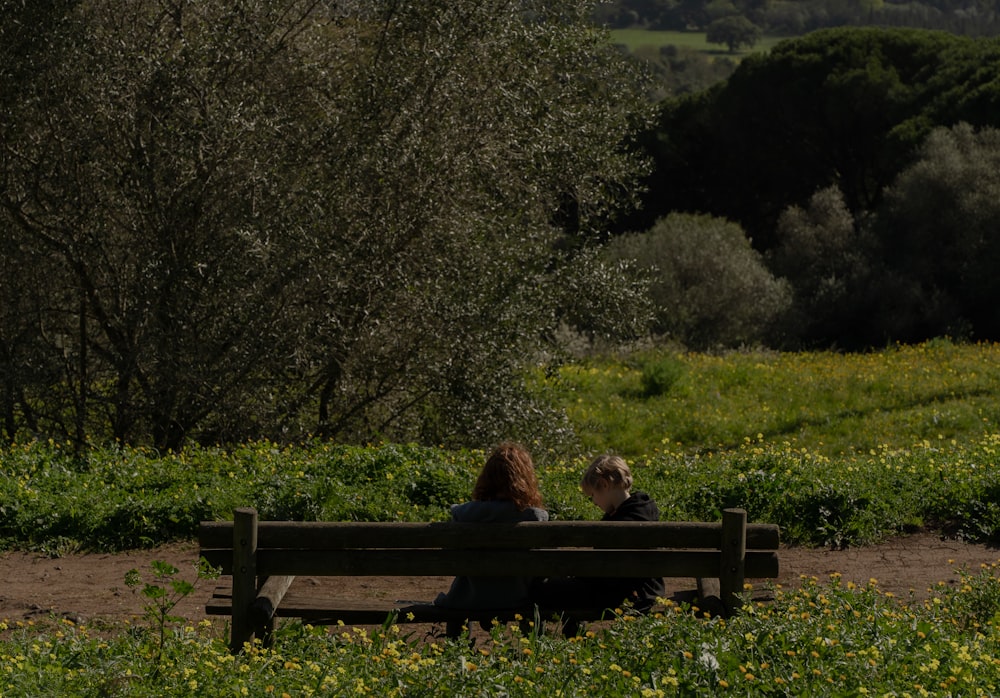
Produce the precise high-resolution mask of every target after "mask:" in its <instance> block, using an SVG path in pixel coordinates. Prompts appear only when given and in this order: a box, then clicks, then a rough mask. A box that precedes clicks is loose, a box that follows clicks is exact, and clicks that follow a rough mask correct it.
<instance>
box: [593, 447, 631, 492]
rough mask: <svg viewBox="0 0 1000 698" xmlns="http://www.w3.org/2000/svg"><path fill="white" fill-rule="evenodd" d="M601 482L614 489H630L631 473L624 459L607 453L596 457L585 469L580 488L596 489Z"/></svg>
mask: <svg viewBox="0 0 1000 698" xmlns="http://www.w3.org/2000/svg"><path fill="white" fill-rule="evenodd" d="M602 482H606V483H608V485H610V486H611V487H614V488H615V489H620V490H629V489H632V471H631V470H630V469H629V467H628V463H626V462H625V459H624V458H622V457H621V456H613V455H611V454H608V453H605V454H604V455H600V456H598V457H597V458H595V459H594V460H593V461H591V463H590V465H589V466H588V467H587V472H585V473H584V474H583V480H582V481H581V483H580V486H581V487H583V488H584V489H596V488H597V487H598V485H599V483H602Z"/></svg>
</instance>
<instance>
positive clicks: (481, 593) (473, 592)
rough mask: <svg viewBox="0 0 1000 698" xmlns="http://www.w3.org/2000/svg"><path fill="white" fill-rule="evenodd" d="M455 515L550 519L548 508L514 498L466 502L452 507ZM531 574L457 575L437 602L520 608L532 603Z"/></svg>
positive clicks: (458, 518) (507, 519)
mask: <svg viewBox="0 0 1000 698" xmlns="http://www.w3.org/2000/svg"><path fill="white" fill-rule="evenodd" d="M451 518H452V520H453V521H459V522H466V523H469V522H510V521H548V520H549V513H548V512H547V511H545V510H544V509H537V508H535V507H528V508H527V509H524V510H520V509H518V508H517V507H516V506H514V503H513V502H477V501H472V502H466V503H465V504H456V505H454V506H452V508H451ZM531 582H532V578H530V577H455V580H454V581H453V582H452V583H451V588H450V589H449V590H448V592H447V593H441V594H438V597H437V599H435V600H434V603H435V604H437V605H438V606H448V607H451V608H489V609H494V608H496V609H501V608H517V607H519V606H523V605H525V604H526V603H528V589H529V587H530V585H531Z"/></svg>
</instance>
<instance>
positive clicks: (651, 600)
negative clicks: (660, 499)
mask: <svg viewBox="0 0 1000 698" xmlns="http://www.w3.org/2000/svg"><path fill="white" fill-rule="evenodd" d="M659 520H660V508H659V507H658V506H656V502H654V501H653V500H652V499H650V497H649V495H648V494H646V493H645V492H633V493H632V494H631V495H629V498H628V499H626V500H625V501H624V502H622V503H621V505H619V507H618V508H617V509H615V510H614V511H613V512H611V513H610V514H605V515H604V516H603V517H602V518H601V521H659ZM599 584H600V585H601V586H603V587H605V588H607V589H608V590H609V593H610V594H611V595H612V596H614V595H616V594H618V593H621V594H622V596H621V598H623V599H625V598H627V599H630V600H631V601H632V603H633V604H634V605H635V608H636V609H637V610H640V611H648V610H649V609H650V608H651V607H652V606H653V604H655V603H656V599H657V597H663V596H665V595H666V590H665V588H664V586H663V579H662V578H660V577H650V578H648V579H643V578H637V579H632V578H628V577H626V578H621V577H619V578H613V577H609V578H606V579H602V580H601V581H600V582H599Z"/></svg>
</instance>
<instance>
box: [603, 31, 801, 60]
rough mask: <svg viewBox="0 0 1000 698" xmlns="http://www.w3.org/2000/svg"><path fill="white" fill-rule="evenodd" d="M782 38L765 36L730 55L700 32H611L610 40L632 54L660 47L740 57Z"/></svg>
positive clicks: (771, 44) (767, 47) (721, 45)
mask: <svg viewBox="0 0 1000 698" xmlns="http://www.w3.org/2000/svg"><path fill="white" fill-rule="evenodd" d="M782 38H783V37H776V36H765V37H763V38H762V39H761V40H760V41H759V42H758V43H757V45H756V46H754V47H753V48H752V49H749V50H747V49H743V50H740V51H737V52H736V53H735V54H732V53H730V52H729V49H727V48H726V47H725V45H723V44H710V43H708V42H707V41H706V40H705V34H704V33H702V32H678V31H654V30H650V29H612V30H611V40H612V41H613V42H614V43H616V44H623V45H625V46H626V47H627V48H628V50H629V51H631V52H633V53H635V52H636V51H638V50H639V49H643V48H654V49H659V48H660V47H662V46H676V47H678V48H688V49H692V50H695V51H701V52H703V53H708V54H711V55H725V56H737V57H741V56H746V55H749V54H751V53H759V52H767V51H769V50H770V49H771V48H772V47H773V46H774V45H775V44H777V43H778V42H779V41H781V40H782Z"/></svg>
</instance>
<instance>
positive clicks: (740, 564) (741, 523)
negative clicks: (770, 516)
mask: <svg viewBox="0 0 1000 698" xmlns="http://www.w3.org/2000/svg"><path fill="white" fill-rule="evenodd" d="M721 551H722V560H721V564H720V567H721V569H720V570H719V597H720V598H721V599H722V605H723V607H724V608H725V609H726V614H727V615H732V614H733V613H735V612H736V611H738V610H739V609H740V604H741V601H740V595H741V594H742V593H743V582H744V580H745V579H746V576H745V572H746V557H747V512H746V510H745V509H726V510H725V511H723V512H722V546H721Z"/></svg>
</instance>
